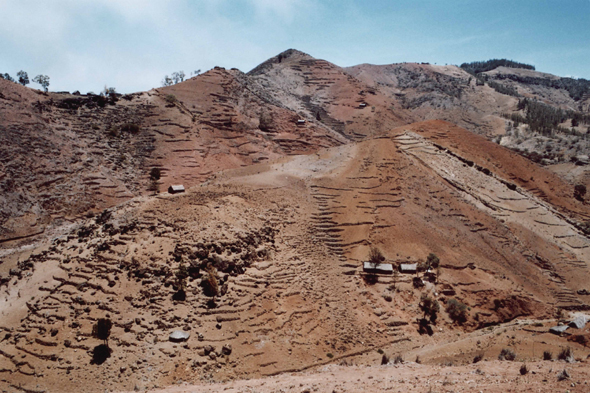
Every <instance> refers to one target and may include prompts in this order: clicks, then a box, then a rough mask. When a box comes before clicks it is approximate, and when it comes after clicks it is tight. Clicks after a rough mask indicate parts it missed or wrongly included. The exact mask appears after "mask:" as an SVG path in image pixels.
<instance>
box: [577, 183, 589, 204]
mask: <svg viewBox="0 0 590 393" xmlns="http://www.w3.org/2000/svg"><path fill="white" fill-rule="evenodd" d="M585 196H586V186H585V185H583V184H576V185H575V187H574V198H576V199H577V200H578V201H582V202H583V201H584V197H585Z"/></svg>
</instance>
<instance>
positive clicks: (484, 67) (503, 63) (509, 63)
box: [460, 59, 535, 75]
mask: <svg viewBox="0 0 590 393" xmlns="http://www.w3.org/2000/svg"><path fill="white" fill-rule="evenodd" d="M460 67H461V68H463V69H464V70H465V71H467V72H469V73H470V74H474V75H475V74H479V73H481V72H486V71H491V70H493V69H496V68H498V67H510V68H524V69H525V70H535V66H533V65H530V64H525V63H519V62H517V61H514V60H508V59H491V60H486V61H473V62H471V63H463V64H461V66H460Z"/></svg>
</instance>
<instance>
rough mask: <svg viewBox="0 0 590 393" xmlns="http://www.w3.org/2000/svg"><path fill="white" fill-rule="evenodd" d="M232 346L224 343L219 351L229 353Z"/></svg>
mask: <svg viewBox="0 0 590 393" xmlns="http://www.w3.org/2000/svg"><path fill="white" fill-rule="evenodd" d="M231 351H232V347H231V345H229V344H225V345H224V346H223V347H221V353H222V354H224V355H231Z"/></svg>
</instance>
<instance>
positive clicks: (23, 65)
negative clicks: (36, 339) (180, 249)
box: [0, 0, 590, 93]
mask: <svg viewBox="0 0 590 393" xmlns="http://www.w3.org/2000/svg"><path fill="white" fill-rule="evenodd" d="M0 16H1V19H0V20H1V23H0V72H2V73H4V72H8V73H9V74H10V75H12V76H13V77H14V76H15V75H16V72H17V71H19V70H21V69H22V70H25V71H27V72H28V73H29V77H30V78H31V79H32V77H33V76H35V75H37V74H46V75H49V77H50V78H51V81H50V82H51V85H50V87H49V89H50V90H52V91H59V90H68V91H74V90H80V91H81V92H83V93H85V92H88V91H94V92H99V91H101V90H102V89H103V88H104V86H105V85H107V86H109V87H110V86H113V87H116V88H117V91H119V92H124V93H129V92H134V91H142V90H149V89H151V88H153V87H158V86H160V83H161V80H162V79H163V77H164V75H166V74H170V73H172V72H174V71H178V70H183V71H184V72H185V73H186V74H187V75H188V74H189V73H190V72H191V71H194V70H197V69H201V70H202V71H206V70H208V69H210V68H212V67H214V66H216V65H219V66H223V67H227V68H231V67H236V68H239V69H240V70H242V71H245V72H246V71H249V70H250V69H252V68H253V67H255V66H256V65H257V64H259V63H261V62H263V61H264V60H266V59H267V58H269V57H272V56H275V55H276V54H278V53H279V52H282V51H283V50H286V49H288V48H295V49H299V50H302V51H304V52H307V53H309V54H310V55H312V56H314V57H317V58H322V59H326V60H328V61H331V62H333V63H335V64H338V65H340V66H350V65H355V64H360V63H372V64H389V63H399V62H431V63H437V64H447V63H448V64H460V63H462V62H468V61H475V60H486V59H490V58H509V59H513V60H517V61H521V62H526V63H530V64H534V65H535V66H536V67H537V70H539V71H544V72H549V73H553V74H557V75H560V76H574V77H582V78H586V79H590V0H510V1H508V0H487V1H486V0H389V1H387V0H374V1H371V0H364V1H357V0H316V1H313V0H192V1H190V0H0ZM30 86H31V87H35V88H38V87H39V86H38V85H36V84H34V83H31V85H30Z"/></svg>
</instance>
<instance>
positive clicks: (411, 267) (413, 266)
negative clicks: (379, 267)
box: [399, 263, 418, 272]
mask: <svg viewBox="0 0 590 393" xmlns="http://www.w3.org/2000/svg"><path fill="white" fill-rule="evenodd" d="M399 268H400V270H401V271H402V272H403V271H416V270H418V264H417V263H402V264H401V265H399Z"/></svg>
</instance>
